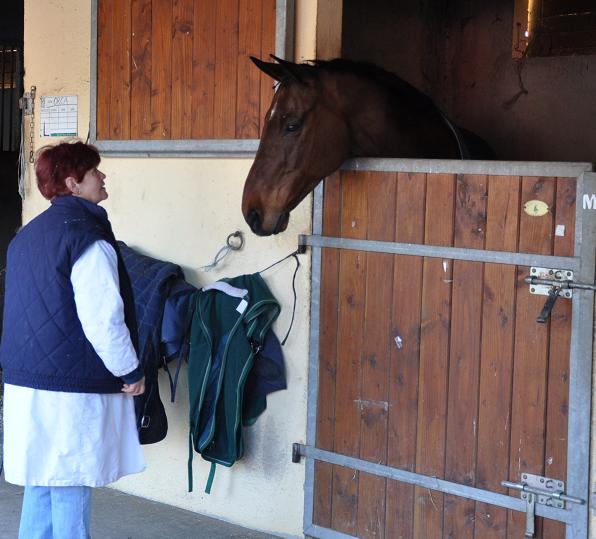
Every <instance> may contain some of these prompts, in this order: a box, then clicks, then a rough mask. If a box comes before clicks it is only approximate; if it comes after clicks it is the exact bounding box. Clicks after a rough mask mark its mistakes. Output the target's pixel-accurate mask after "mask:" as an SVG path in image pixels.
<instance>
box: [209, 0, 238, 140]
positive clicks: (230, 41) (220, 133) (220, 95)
mask: <svg viewBox="0 0 596 539" xmlns="http://www.w3.org/2000/svg"><path fill="white" fill-rule="evenodd" d="M215 10H216V36H217V38H216V40H215V94H214V109H213V110H214V116H213V136H214V138H217V139H232V138H234V137H235V136H236V82H237V65H238V0H219V1H218V2H217V6H216V8H215Z"/></svg>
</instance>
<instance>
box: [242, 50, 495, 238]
mask: <svg viewBox="0 0 596 539" xmlns="http://www.w3.org/2000/svg"><path fill="white" fill-rule="evenodd" d="M272 58H273V59H274V60H275V62H264V61H262V60H260V59H258V58H255V57H253V56H251V57H250V59H251V60H252V62H253V63H254V64H255V65H256V66H257V67H258V68H259V69H260V70H261V71H263V72H264V73H266V74H267V75H269V76H270V77H272V78H273V79H274V80H275V81H277V84H276V86H277V88H276V91H275V94H274V97H273V100H272V102H271V106H270V108H269V110H268V112H267V114H266V116H265V124H264V127H263V132H262V136H261V140H260V143H259V147H258V149H257V153H256V156H255V160H254V162H253V164H252V167H251V168H250V171H249V173H248V176H247V178H246V181H245V185H244V192H243V195H242V213H243V215H244V219H245V220H246V222H247V224H248V225H249V226H250V228H251V230H252V231H253V232H254V233H255V234H257V235H260V236H269V235H271V234H278V233H280V232H282V231H284V230H285V229H286V228H287V225H288V221H289V216H290V212H291V211H292V210H293V209H294V208H295V207H296V206H297V205H298V204H299V203H300V202H301V201H302V200H303V199H304V198H305V197H306V195H307V194H308V193H309V192H310V191H312V190H313V189H314V188H315V187H316V185H317V184H318V183H319V182H320V181H321V180H322V179H323V178H325V177H326V176H328V175H330V174H332V173H333V172H335V171H336V170H337V169H338V168H339V167H340V166H341V164H342V163H343V162H344V161H345V160H346V159H347V158H349V157H364V156H366V157H401V158H427V159H467V158H476V159H492V158H494V156H493V154H492V151H491V150H490V148H489V147H488V145H487V144H486V143H485V142H484V141H482V140H481V139H480V138H479V137H477V136H475V135H474V134H472V133H470V132H469V131H467V130H465V129H462V128H460V127H457V126H455V125H454V124H453V123H452V122H451V121H450V120H449V119H448V118H447V117H446V116H445V115H444V114H443V113H442V112H441V111H440V110H439V109H438V108H437V107H436V106H435V104H434V103H433V102H432V101H431V99H430V98H429V97H428V96H426V95H425V94H423V93H422V92H420V91H419V90H417V89H416V88H414V87H413V86H412V85H410V84H409V83H408V82H406V81H404V80H403V79H401V78H399V77H398V76H397V75H394V74H393V73H390V72H388V71H385V70H383V69H381V68H379V67H377V66H375V65H372V64H367V63H362V62H354V61H349V60H344V59H335V60H329V61H323V60H313V61H310V62H307V63H301V64H297V63H294V62H290V61H287V60H282V59H280V58H277V57H276V56H273V55H272Z"/></svg>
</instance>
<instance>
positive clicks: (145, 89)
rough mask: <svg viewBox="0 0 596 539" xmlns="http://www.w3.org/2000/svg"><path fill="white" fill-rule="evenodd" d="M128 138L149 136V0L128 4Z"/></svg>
mask: <svg viewBox="0 0 596 539" xmlns="http://www.w3.org/2000/svg"><path fill="white" fill-rule="evenodd" d="M131 19H132V22H131V33H132V38H131V50H132V60H131V88H130V93H131V96H132V98H131V102H130V138H131V139H136V140H138V139H147V138H149V137H150V136H151V0H132V4H131Z"/></svg>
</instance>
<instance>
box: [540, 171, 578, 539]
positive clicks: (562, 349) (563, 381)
mask: <svg viewBox="0 0 596 539" xmlns="http://www.w3.org/2000/svg"><path fill="white" fill-rule="evenodd" d="M576 183H577V182H576V180H575V179H566V178H565V179H563V178H558V179H557V181H556V184H557V185H556V205H555V220H554V224H555V230H556V233H555V237H554V253H553V254H555V255H556V256H573V254H574V253H573V251H574V243H575V195H576ZM571 319H572V316H571V301H570V300H567V299H558V300H557V303H556V304H555V307H554V309H553V311H552V314H551V318H550V343H549V348H550V350H549V362H548V382H547V384H548V386H547V387H548V392H547V414H546V452H545V459H544V474H545V475H546V476H547V477H553V478H555V479H561V480H563V481H565V480H566V477H567V442H568V439H567V423H568V409H569V359H570V351H571ZM543 524H544V528H543V534H544V537H545V538H548V539H555V538H557V539H563V538H564V537H565V526H564V525H563V524H562V523H560V522H554V521H552V520H546V519H545V520H544V523H543Z"/></svg>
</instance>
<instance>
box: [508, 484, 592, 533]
mask: <svg viewBox="0 0 596 539" xmlns="http://www.w3.org/2000/svg"><path fill="white" fill-rule="evenodd" d="M501 485H503V486H504V487H507V488H512V489H515V490H521V496H520V497H521V499H522V500H524V501H525V502H526V532H525V534H524V535H525V537H534V533H535V531H536V529H535V516H536V515H535V510H536V504H537V503H539V504H540V505H547V506H549V507H556V508H558V509H565V502H571V503H577V504H580V505H583V504H585V503H586V501H585V500H582V499H581V498H576V497H575V496H568V495H567V494H565V482H564V481H561V480H559V479H551V478H550V477H542V476H540V475H534V474H529V473H522V474H521V481H520V482H519V483H514V482H512V481H501Z"/></svg>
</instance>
